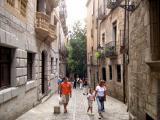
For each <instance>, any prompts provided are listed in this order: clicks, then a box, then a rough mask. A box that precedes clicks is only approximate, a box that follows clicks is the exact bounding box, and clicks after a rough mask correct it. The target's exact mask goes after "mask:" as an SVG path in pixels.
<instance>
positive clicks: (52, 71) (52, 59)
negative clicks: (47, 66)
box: [51, 57, 54, 73]
mask: <svg viewBox="0 0 160 120" xmlns="http://www.w3.org/2000/svg"><path fill="white" fill-rule="evenodd" d="M53 61H54V58H53V57H51V73H54V69H53Z"/></svg>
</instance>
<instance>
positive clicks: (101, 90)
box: [95, 80, 106, 119]
mask: <svg viewBox="0 0 160 120" xmlns="http://www.w3.org/2000/svg"><path fill="white" fill-rule="evenodd" d="M104 84H105V81H104V80H100V81H99V84H98V85H97V86H96V90H95V91H96V92H95V95H96V101H97V105H98V113H99V119H101V118H102V117H103V115H102V112H104V101H105V99H106V87H105V86H104Z"/></svg>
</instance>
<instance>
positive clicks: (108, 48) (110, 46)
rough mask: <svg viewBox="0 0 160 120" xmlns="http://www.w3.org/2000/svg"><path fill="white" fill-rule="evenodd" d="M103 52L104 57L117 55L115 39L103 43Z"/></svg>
mask: <svg viewBox="0 0 160 120" xmlns="http://www.w3.org/2000/svg"><path fill="white" fill-rule="evenodd" d="M104 54H105V56H106V57H112V56H116V55H117V52H116V42H115V41H111V42H109V43H107V44H105V48H104Z"/></svg>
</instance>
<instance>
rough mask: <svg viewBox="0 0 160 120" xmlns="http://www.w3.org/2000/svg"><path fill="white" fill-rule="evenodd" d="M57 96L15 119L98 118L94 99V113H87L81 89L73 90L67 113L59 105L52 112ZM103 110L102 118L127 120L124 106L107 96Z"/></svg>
mask: <svg viewBox="0 0 160 120" xmlns="http://www.w3.org/2000/svg"><path fill="white" fill-rule="evenodd" d="M58 96H59V95H58V94H54V95H53V96H52V97H51V98H50V99H48V100H47V101H46V102H43V103H41V104H40V105H38V106H36V107H35V108H33V109H31V110H30V111H28V112H26V113H25V114H23V115H22V116H20V117H19V118H18V119H16V120H98V113H97V104H96V101H95V102H94V105H93V106H94V108H93V112H94V113H95V115H94V116H91V115H88V114H87V112H86V111H87V98H86V96H85V95H83V90H79V89H76V90H73V93H72V98H71V99H70V102H69V105H68V113H63V106H61V113H60V114H53V107H54V106H56V105H58ZM105 111H106V112H104V113H103V116H104V118H103V120H129V117H128V113H127V112H126V106H125V105H124V104H123V103H122V102H120V101H117V100H116V99H114V98H111V97H109V96H107V99H106V102H105Z"/></svg>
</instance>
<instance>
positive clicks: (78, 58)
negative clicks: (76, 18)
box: [67, 22, 87, 77]
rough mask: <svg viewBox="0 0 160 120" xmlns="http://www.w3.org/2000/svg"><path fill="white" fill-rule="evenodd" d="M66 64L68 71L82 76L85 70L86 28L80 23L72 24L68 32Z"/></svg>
mask: <svg viewBox="0 0 160 120" xmlns="http://www.w3.org/2000/svg"><path fill="white" fill-rule="evenodd" d="M67 49H68V58H67V65H68V71H69V72H70V73H72V74H77V75H79V76H81V77H83V76H84V75H85V74H86V72H87V65H86V28H82V27H81V23H80V22H77V23H75V24H74V27H73V31H72V32H71V33H70V40H69V45H68V46H67Z"/></svg>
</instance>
